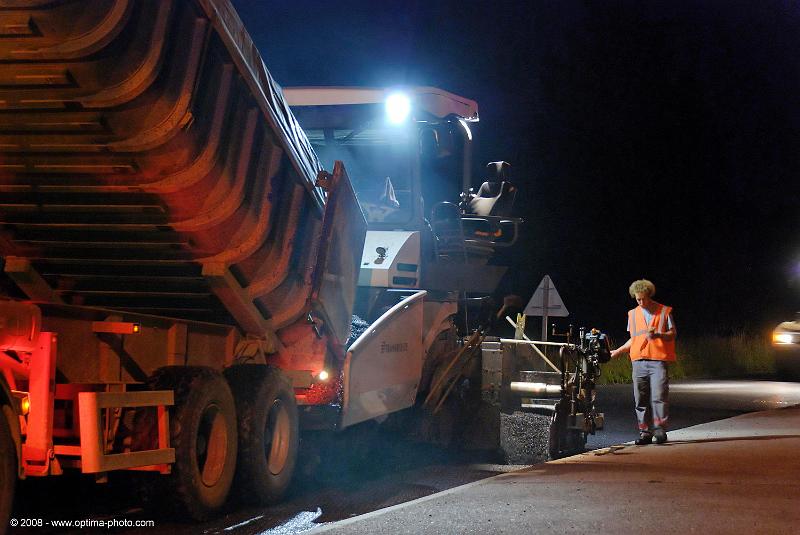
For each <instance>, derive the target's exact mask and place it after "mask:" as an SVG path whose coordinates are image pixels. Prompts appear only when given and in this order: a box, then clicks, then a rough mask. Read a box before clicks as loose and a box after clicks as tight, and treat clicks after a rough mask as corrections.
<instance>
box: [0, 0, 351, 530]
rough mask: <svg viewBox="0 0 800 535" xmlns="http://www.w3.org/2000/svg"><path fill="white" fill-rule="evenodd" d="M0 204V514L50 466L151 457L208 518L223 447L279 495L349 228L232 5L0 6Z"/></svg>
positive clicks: (337, 195) (135, 464)
mask: <svg viewBox="0 0 800 535" xmlns="http://www.w3.org/2000/svg"><path fill="white" fill-rule="evenodd" d="M0 199H1V200H0V225H2V229H1V230H0V253H1V254H2V276H0V292H1V294H2V295H3V299H2V300H0V371H2V375H1V376H0V406H2V413H3V416H4V417H3V418H0V457H2V465H3V466H2V471H0V484H1V486H2V489H0V491H1V492H2V496H1V497H0V526H3V528H0V529H4V527H5V526H6V522H5V519H6V518H7V517H8V514H9V508H10V504H11V498H12V496H13V493H14V482H15V481H16V479H17V478H26V477H35V476H47V475H57V474H60V473H62V472H63V471H64V470H67V469H77V470H80V471H81V472H83V473H94V474H98V475H102V474H104V473H106V472H108V471H111V470H119V469H134V470H151V471H158V472H161V473H163V474H165V476H164V477H165V483H166V486H167V487H168V488H169V489H170V491H169V492H167V493H166V496H168V497H170V499H172V500H173V501H174V502H175V505H176V508H177V509H178V510H180V511H181V512H182V513H184V514H186V515H188V516H190V517H193V518H204V517H206V516H208V515H209V514H211V513H213V512H214V511H216V510H217V509H218V508H219V507H220V506H221V505H222V504H223V503H224V501H225V499H226V497H227V495H228V492H229V489H230V487H231V485H232V481H233V480H234V475H235V473H236V471H237V459H238V474H239V475H238V476H237V485H239V486H241V487H242V488H243V489H244V490H245V492H243V494H244V495H247V496H250V497H253V498H255V499H256V500H258V501H265V502H269V501H273V500H276V499H278V498H279V497H280V495H281V493H282V492H283V490H284V489H285V488H286V485H287V484H288V481H289V478H290V477H291V473H292V470H293V466H294V462H295V457H296V454H297V453H296V452H297V441H298V422H297V408H296V404H300V405H301V406H302V405H309V406H325V405H327V404H330V403H331V402H332V401H333V400H334V398H335V396H336V395H337V391H336V388H335V387H333V386H331V385H332V381H326V378H327V377H328V372H327V371H326V368H327V367H328V366H329V364H330V363H331V362H332V361H336V360H337V359H338V360H339V361H340V360H341V359H342V358H343V357H342V351H343V349H342V348H343V343H344V340H345V339H346V338H347V336H348V332H349V329H350V322H351V312H352V306H353V295H354V291H355V284H356V280H357V276H358V269H357V266H358V263H359V261H360V258H361V250H362V246H363V241H364V235H365V223H364V219H363V216H362V214H361V212H360V210H359V209H358V207H357V204H356V201H355V197H354V194H353V191H352V188H351V187H350V185H349V181H348V178H347V176H346V172H345V170H344V167H343V166H341V165H340V164H337V165H336V167H335V169H334V170H333V173H331V174H328V173H321V168H320V165H319V162H318V160H317V158H316V156H315V154H314V152H313V150H312V149H311V147H310V144H309V143H308V141H307V139H306V137H305V135H304V133H303V132H302V130H301V129H300V127H299V126H298V124H297V122H296V121H295V119H294V117H293V116H292V114H291V112H290V111H289V108H288V106H287V105H286V103H285V102H284V100H283V98H282V95H281V90H280V88H279V87H278V85H277V84H276V83H275V81H274V80H273V79H272V78H271V76H270V74H269V72H268V71H267V70H266V69H265V67H264V65H263V63H262V60H261V58H260V56H259V54H258V52H257V51H256V49H255V47H254V45H253V43H252V41H251V40H250V37H249V36H248V35H247V33H246V31H245V30H244V27H243V25H242V24H241V22H240V21H239V19H238V17H237V15H236V13H235V11H234V10H233V8H232V7H231V6H230V4H229V3H228V2H227V1H225V0H219V1H218V0H192V1H184V0H181V1H178V0H97V1H83V0H81V1H72V0H64V1H55V2H52V1H47V2H42V1H38V0H30V1H14V2H2V3H0ZM245 365H246V366H245ZM237 451H238V455H237Z"/></svg>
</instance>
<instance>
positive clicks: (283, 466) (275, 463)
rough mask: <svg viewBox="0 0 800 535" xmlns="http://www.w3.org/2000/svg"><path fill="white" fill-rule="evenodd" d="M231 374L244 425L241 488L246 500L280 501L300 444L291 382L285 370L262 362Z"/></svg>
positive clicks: (239, 472) (228, 375) (238, 475)
mask: <svg viewBox="0 0 800 535" xmlns="http://www.w3.org/2000/svg"><path fill="white" fill-rule="evenodd" d="M226 378H227V379H228V381H229V382H230V384H231V388H232V390H233V393H234V399H235V400H236V417H237V423H238V425H239V460H238V462H237V467H236V487H237V491H238V493H239V494H240V495H241V498H242V500H243V501H244V502H246V503H252V504H259V505H268V504H272V503H275V502H277V501H280V500H281V499H282V498H283V496H284V494H285V493H286V489H287V488H288V486H289V483H290V482H291V480H292V475H293V473H294V467H295V464H296V462H297V450H298V447H299V427H298V415H297V403H296V401H295V397H294V390H293V389H292V386H291V383H290V382H289V380H288V379H287V378H286V376H284V375H283V374H282V373H281V372H280V370H278V369H276V368H272V367H269V366H258V365H242V366H234V367H232V368H229V369H228V371H227V372H226Z"/></svg>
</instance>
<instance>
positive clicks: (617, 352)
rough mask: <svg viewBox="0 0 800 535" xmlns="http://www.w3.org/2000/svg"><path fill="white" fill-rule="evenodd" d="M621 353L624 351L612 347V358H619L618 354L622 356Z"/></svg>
mask: <svg viewBox="0 0 800 535" xmlns="http://www.w3.org/2000/svg"><path fill="white" fill-rule="evenodd" d="M621 354H622V351H620V350H619V349H612V350H611V358H612V359H615V358H617V357H618V356H620V355H621Z"/></svg>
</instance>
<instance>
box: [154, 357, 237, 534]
mask: <svg viewBox="0 0 800 535" xmlns="http://www.w3.org/2000/svg"><path fill="white" fill-rule="evenodd" d="M151 384H152V386H153V388H154V389H156V390H173V391H174V392H175V405H174V406H173V407H172V408H171V411H170V421H169V427H170V445H171V446H172V447H173V448H175V463H174V464H173V465H172V472H171V473H170V474H169V476H166V478H167V481H168V485H167V499H168V501H169V502H170V503H171V505H173V508H174V512H176V513H177V514H178V515H179V516H181V517H187V518H190V519H192V520H206V519H207V518H209V517H210V516H212V515H214V514H215V513H217V512H218V511H219V510H220V509H221V508H222V506H223V505H224V504H225V501H226V500H227V498H228V493H229V491H230V488H231V485H232V483H233V476H234V473H235V472H236V449H237V441H236V409H235V405H234V401H233V396H232V394H231V391H230V388H229V387H228V383H227V382H226V381H225V379H224V377H222V375H221V374H220V373H219V372H216V371H214V370H212V369H210V368H200V367H184V366H176V367H168V368H162V369H160V370H158V371H157V372H156V374H155V375H154V376H153V379H152V381H151Z"/></svg>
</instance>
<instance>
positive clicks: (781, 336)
mask: <svg viewBox="0 0 800 535" xmlns="http://www.w3.org/2000/svg"><path fill="white" fill-rule="evenodd" d="M795 336H796V335H793V334H791V333H773V334H772V343H773V344H775V345H788V344H796V343H797V342H798V341H799V340H800V336H798V337H795Z"/></svg>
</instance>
